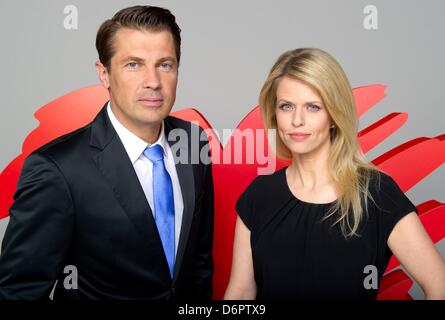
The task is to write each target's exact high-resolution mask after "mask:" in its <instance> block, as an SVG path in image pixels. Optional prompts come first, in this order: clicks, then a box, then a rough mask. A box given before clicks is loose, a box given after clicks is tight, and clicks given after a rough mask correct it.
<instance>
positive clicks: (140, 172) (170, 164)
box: [107, 102, 184, 256]
mask: <svg viewBox="0 0 445 320" xmlns="http://www.w3.org/2000/svg"><path fill="white" fill-rule="evenodd" d="M107 112H108V117H109V118H110V120H111V124H112V125H113V127H114V129H115V130H116V132H117V134H118V136H119V138H120V139H121V141H122V143H123V145H124V147H125V150H126V151H127V154H128V157H129V158H130V161H131V163H132V164H133V168H134V170H135V171H136V175H137V176H138V179H139V182H140V183H141V186H142V189H143V190H144V193H145V197H146V198H147V201H148V204H149V205H150V208H151V211H152V212H153V217H156V212H155V210H154V202H153V187H152V186H153V173H152V169H153V163H152V162H151V161H150V160H148V158H147V157H145V156H144V154H143V152H144V150H145V148H147V146H150V144H148V143H147V142H145V141H144V140H142V139H140V138H139V137H137V136H136V135H135V134H134V133H132V132H131V131H130V130H128V129H127V128H125V127H124V126H123V125H122V124H121V123H120V122H119V120H117V118H116V116H115V115H114V114H113V111H112V110H111V106H110V102H108V106H107ZM155 144H159V145H160V146H161V147H162V149H163V150H164V164H165V168H166V169H167V172H168V173H169V175H170V177H171V179H172V184H173V201H174V207H175V256H176V252H177V250H178V242H179V234H180V232H181V224H182V214H183V211H184V201H183V199H182V192H181V186H180V185H179V179H178V174H177V172H176V167H175V160H174V158H173V153H172V151H171V149H170V145H169V144H168V143H167V140H166V138H165V132H164V122H162V127H161V132H160V134H159V138H158V140H157V141H156V142H155V143H153V144H152V145H155ZM147 213H148V212H147Z"/></svg>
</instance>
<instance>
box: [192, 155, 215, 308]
mask: <svg viewBox="0 0 445 320" xmlns="http://www.w3.org/2000/svg"><path fill="white" fill-rule="evenodd" d="M201 205H202V217H201V221H200V226H199V237H198V250H197V254H196V257H195V268H194V269H195V290H196V293H197V295H198V297H199V299H206V300H210V299H211V298H212V293H213V286H212V280H213V269H214V267H213V255H212V250H213V225H214V194H213V177H212V164H211V163H209V164H207V165H205V168H204V193H203V199H202V203H201Z"/></svg>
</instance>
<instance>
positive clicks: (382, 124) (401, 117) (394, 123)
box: [358, 113, 408, 153]
mask: <svg viewBox="0 0 445 320" xmlns="http://www.w3.org/2000/svg"><path fill="white" fill-rule="evenodd" d="M406 120H408V115H407V114H406V113H391V114H389V115H387V116H386V117H385V118H383V119H381V120H379V121H377V122H376V123H374V124H372V125H370V126H369V127H367V128H366V129H363V130H362V131H360V132H359V134H358V139H359V143H360V146H361V148H362V151H363V153H366V152H368V151H369V150H371V149H372V148H374V147H375V146H377V145H378V144H379V143H381V142H382V141H383V140H385V139H386V138H388V137H389V136H390V135H392V134H393V133H394V132H395V131H396V130H398V129H399V128H400V127H402V126H403V125H404V124H405V122H406Z"/></svg>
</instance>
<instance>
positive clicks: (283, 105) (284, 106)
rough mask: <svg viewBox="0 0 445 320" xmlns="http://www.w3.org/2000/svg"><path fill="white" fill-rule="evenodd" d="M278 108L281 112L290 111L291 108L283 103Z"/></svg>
mask: <svg viewBox="0 0 445 320" xmlns="http://www.w3.org/2000/svg"><path fill="white" fill-rule="evenodd" d="M278 108H280V109H281V110H284V111H287V110H291V109H292V106H291V105H290V104H288V103H283V104H280V105H279V106H278Z"/></svg>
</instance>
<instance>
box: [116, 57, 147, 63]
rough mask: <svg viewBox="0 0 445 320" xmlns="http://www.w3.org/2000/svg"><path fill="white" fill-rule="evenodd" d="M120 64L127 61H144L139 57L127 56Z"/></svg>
mask: <svg viewBox="0 0 445 320" xmlns="http://www.w3.org/2000/svg"><path fill="white" fill-rule="evenodd" d="M121 61H122V62H127V61H134V62H138V63H140V62H144V59H142V58H139V57H134V56H128V57H124V58H123V59H122V60H121Z"/></svg>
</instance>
